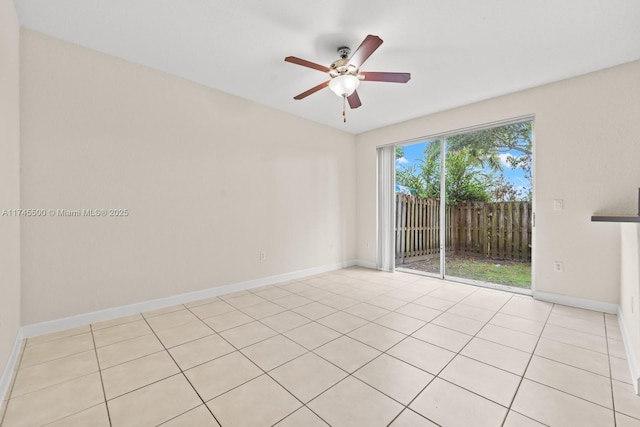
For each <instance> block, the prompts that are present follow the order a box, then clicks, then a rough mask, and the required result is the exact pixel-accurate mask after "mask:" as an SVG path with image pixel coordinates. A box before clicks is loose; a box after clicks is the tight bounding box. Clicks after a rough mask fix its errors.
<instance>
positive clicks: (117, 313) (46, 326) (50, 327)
mask: <svg viewBox="0 0 640 427" xmlns="http://www.w3.org/2000/svg"><path fill="white" fill-rule="evenodd" d="M354 265H357V261H354V260H352V261H344V262H339V263H336V264H329V265H325V266H321V267H314V268H309V269H306V270H299V271H294V272H291V273H284V274H278V275H275V276H269V277H262V278H260V279H253V280H248V281H245V282H238V283H233V284H229V285H223V286H217V287H215V288H209V289H204V290H201V291H196V292H189V293H186V294H180V295H173V296H170V297H165V298H158V299H154V300H150V301H143V302H139V303H135V304H130V305H125V306H120V307H113V308H108V309H105V310H100V311H94V312H90V313H83V314H78V315H76V316H70V317H65V318H62V319H56V320H51V321H48V322H40V323H34V324H31V325H26V326H23V327H22V328H21V334H22V337H24V338H30V337H34V336H37V335H43V334H49V333H52V332H59V331H63V330H65V329H69V328H75V327H77V326H84V325H88V324H91V323H97V322H102V321H105V320H111V319H116V318H118V317H123V316H129V315H132V314H136V313H143V312H145V311H150V310H156V309H159V308H165V307H170V306H172V305H176V304H185V303H188V302H193V301H197V300H200V299H205V298H211V297H215V296H218V295H224V294H228V293H231V292H237V291H242V290H246V289H252V288H257V287H260V286H265V285H271V284H274V283H279V282H286V281H288V280H295V279H300V278H303V277H307V276H313V275H315V274H320V273H326V272H328V271H334V270H339V269H341V268H346V267H352V266H354Z"/></svg>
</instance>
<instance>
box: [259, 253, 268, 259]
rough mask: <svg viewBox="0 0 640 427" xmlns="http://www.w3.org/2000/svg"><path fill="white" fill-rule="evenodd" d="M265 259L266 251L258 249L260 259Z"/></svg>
mask: <svg viewBox="0 0 640 427" xmlns="http://www.w3.org/2000/svg"><path fill="white" fill-rule="evenodd" d="M266 260H267V251H260V261H266Z"/></svg>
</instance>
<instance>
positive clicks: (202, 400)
mask: <svg viewBox="0 0 640 427" xmlns="http://www.w3.org/2000/svg"><path fill="white" fill-rule="evenodd" d="M180 305H182V306H183V307H185V309H186V310H188V311H189V312H190V313H191V314H193V312H192V311H191V310H189V309H188V308H187V307H186V306H184V304H180ZM176 311H177V310H176ZM140 314H141V315H142V318H143V319H144V321H145V323H146V324H147V326H148V327H149V329H151V332H152V333H153V335H155V337H156V339H157V340H158V342H159V343H160V345H161V346H162V348H163V349H164V352H166V353H167V354H168V355H169V357H170V358H171V360H172V361H173V363H175V365H176V367H177V368H178V370H179V371H180V372H179V374H176V375H182V377H183V378H184V379H185V380H186V381H187V382H188V383H189V385H190V386H191V388H192V389H193V391H194V392H195V393H196V396H198V399H200V401H201V402H202V404H203V405H204V407H205V408H207V410H208V411H209V413H210V414H211V416H212V417H213V419H214V420H216V423H218V425H222V424H220V421H218V418H216V416H215V415H214V414H213V412H212V411H211V409H209V406H208V405H207V402H205V400H204V399H203V398H202V396H201V395H200V393H199V392H198V390H196V388H195V387H194V386H193V384H192V383H191V380H189V377H187V375H186V374H185V373H184V371H183V370H182V368H181V367H180V365H179V364H178V362H176V360H175V358H174V357H173V355H172V354H171V352H170V351H169V349H168V348H167V346H166V345H165V344H164V343H163V342H162V340H161V339H160V337H159V336H158V334H157V332H156V330H155V329H153V327H151V325H150V324H149V322H148V321H147V318H146V317H145V316H144V315H143V314H142V313H140ZM167 314H168V313H167ZM194 316H195V314H194ZM196 317H197V316H196ZM198 319H199V318H198ZM202 323H204V322H202ZM205 325H206V323H205ZM207 327H209V325H207ZM209 328H210V327H209ZM211 330H212V331H213V329H211ZM213 332H214V333H216V332H215V331H213ZM221 338H222V339H224V338H223V337H221ZM172 376H173V375H171V376H169V377H166V378H171V377H172ZM166 378H162V379H160V380H158V381H154V382H153V383H151V384H155V383H157V382H160V381H162V380H165V379H166ZM149 385H150V384H146V385H144V386H143V387H147V386H149ZM143 387H140V388H143ZM136 390H138V389H136ZM132 391H133V390H132ZM129 393H131V391H130V392H129ZM198 406H199V405H198ZM196 408H197V406H196V407H194V408H190V409H188V410H187V411H185V412H183V413H180V414H178V415H176V416H175V417H173V418H169V419H168V420H165V421H163V422H162V423H160V425H162V424H164V423H166V422H169V421H171V420H173V419H176V418H178V417H180V416H182V415H184V414H186V413H188V412H190V411H193V410H194V409H196Z"/></svg>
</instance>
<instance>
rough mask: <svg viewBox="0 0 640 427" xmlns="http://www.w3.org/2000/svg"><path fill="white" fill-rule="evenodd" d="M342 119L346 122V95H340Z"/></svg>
mask: <svg viewBox="0 0 640 427" xmlns="http://www.w3.org/2000/svg"><path fill="white" fill-rule="evenodd" d="M342 120H343V121H344V123H347V97H346V95H342Z"/></svg>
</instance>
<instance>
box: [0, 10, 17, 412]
mask: <svg viewBox="0 0 640 427" xmlns="http://www.w3.org/2000/svg"><path fill="white" fill-rule="evenodd" d="M19 40H20V24H19V23H18V17H17V15H16V11H15V9H14V5H13V1H11V0H0V212H1V211H2V210H4V209H17V208H19V207H20V94H19V87H20V85H19V81H20V80H19V75H20V74H19V70H20V68H19V64H20V42H19ZM0 242H1V243H0V374H1V373H2V370H3V368H4V366H5V364H6V362H7V360H8V357H9V354H10V353H11V349H12V347H13V343H14V341H15V339H16V335H17V334H18V329H19V328H20V219H19V218H15V217H6V216H0ZM0 393H2V390H0ZM1 404H2V402H0V406H1Z"/></svg>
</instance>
